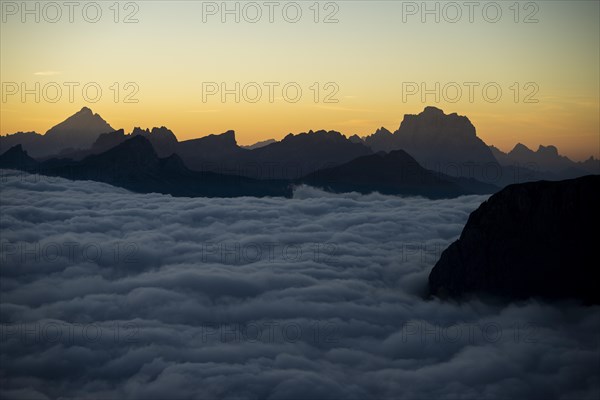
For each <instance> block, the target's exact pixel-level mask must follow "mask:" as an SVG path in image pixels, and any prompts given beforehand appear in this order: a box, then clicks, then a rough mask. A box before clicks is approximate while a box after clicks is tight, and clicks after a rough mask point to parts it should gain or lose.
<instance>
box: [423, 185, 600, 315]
mask: <svg viewBox="0 0 600 400" xmlns="http://www.w3.org/2000/svg"><path fill="white" fill-rule="evenodd" d="M598 204H600V175H593V176H586V177H582V178H577V179H572V180H566V181H560V182H545V181H541V182H530V183H524V184H519V185H511V186H508V187H506V188H505V189H503V190H502V191H500V192H498V193H496V194H495V195H493V196H492V197H490V199H489V200H488V201H486V202H484V203H483V204H482V205H481V206H480V207H479V208H478V209H477V210H475V211H474V212H473V213H471V215H470V216H469V220H468V222H467V224H466V226H465V228H464V229H463V231H462V233H461V235H460V238H459V239H458V240H457V241H456V242H454V243H452V244H451V245H450V246H449V247H448V248H447V249H446V250H445V251H444V252H443V253H442V256H441V258H440V260H439V261H438V262H437V264H436V265H435V266H434V268H433V270H432V271H431V274H430V275H429V289H430V292H431V294H433V295H435V296H439V297H462V296H465V295H469V294H483V295H492V296H499V297H502V298H507V299H509V300H516V299H524V298H527V297H531V296H540V297H543V298H548V299H566V298H574V299H581V300H583V301H584V302H586V303H594V304H598V303H600V290H599V289H600V288H599V287H598V284H599V277H600V273H599V272H598V271H599V269H598V264H597V261H598V243H597V237H598V227H599V226H600V225H599V224H600V208H599V207H598Z"/></svg>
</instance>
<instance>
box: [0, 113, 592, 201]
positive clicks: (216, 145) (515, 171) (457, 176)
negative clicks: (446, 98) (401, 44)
mask: <svg viewBox="0 0 600 400" xmlns="http://www.w3.org/2000/svg"><path fill="white" fill-rule="evenodd" d="M137 136H141V137H143V138H145V139H147V140H148V141H149V142H150V144H151V145H152V147H153V148H154V151H155V152H156V154H157V155H158V157H161V158H165V157H168V156H171V155H172V154H176V155H178V156H179V157H180V158H181V160H182V162H183V163H184V164H185V166H186V167H187V168H189V169H190V170H192V171H210V172H215V173H219V174H226V175H235V176H241V177H248V178H255V179H266V180H273V179H282V180H289V181H294V182H310V183H311V184H313V185H317V186H319V187H323V188H325V189H326V190H333V191H345V190H350V189H351V188H352V189H353V190H356V191H364V190H371V189H372V190H377V191H379V190H382V191H384V192H389V193H398V194H404V193H413V192H415V193H421V194H423V193H434V192H435V193H441V194H442V195H443V196H450V195H451V194H452V193H463V194H464V193H481V192H486V193H491V192H494V191H496V190H497V189H498V188H499V187H503V186H506V185H507V184H511V183H515V182H523V181H533V180H539V179H549V180H556V179H559V178H564V177H572V176H575V177H576V176H582V175H586V174H589V173H598V172H599V171H598V170H599V169H600V168H598V165H599V161H598V160H595V159H593V158H592V159H590V160H588V161H586V162H585V163H575V162H573V161H571V160H569V159H568V158H566V157H564V156H561V155H559V154H558V150H557V149H556V148H555V147H553V146H547V147H543V146H541V147H540V149H538V151H537V152H533V151H530V150H529V149H527V148H525V147H524V146H522V145H517V147H515V150H513V151H511V152H510V153H508V154H506V153H502V152H500V151H499V150H498V149H496V148H494V147H490V146H488V145H487V144H485V143H484V142H483V141H482V140H481V139H480V138H479V137H477V134H476V130H475V127H474V126H473V125H472V124H471V122H470V121H469V119H468V118H467V117H464V116H459V115H457V114H449V115H447V114H445V113H444V112H443V111H442V110H439V109H437V108H435V107H426V108H425V110H424V111H423V112H421V113H420V114H418V115H405V117H404V120H403V121H402V123H401V124H400V127H399V129H398V130H397V131H396V132H394V133H392V132H390V131H389V130H387V129H385V128H380V129H379V130H377V131H376V132H375V133H374V134H373V135H370V136H368V137H366V138H360V137H358V136H357V135H353V136H351V137H350V138H347V137H346V136H344V135H342V134H341V133H339V132H335V131H324V130H321V131H309V132H306V133H300V134H296V135H294V134H289V135H287V136H286V137H285V138H283V139H282V140H281V141H275V140H269V141H265V142H260V143H257V144H256V145H253V146H247V147H242V146H239V145H238V143H237V140H236V137H235V132H234V131H227V132H225V133H222V134H213V135H208V136H205V137H201V138H197V139H191V140H185V141H178V139H177V137H176V136H175V134H174V133H173V132H172V131H171V130H169V129H168V128H166V127H164V126H163V127H160V128H152V129H142V128H134V129H133V131H132V132H130V133H125V132H124V131H123V130H116V131H115V130H113V129H112V127H111V126H110V125H109V124H108V123H106V121H104V120H103V119H102V118H101V117H100V116H99V115H98V114H94V113H92V111H91V110H90V109H88V108H86V107H84V108H83V109H82V110H81V111H79V112H78V113H76V114H75V115H73V116H71V117H69V118H67V120H65V121H64V122H62V123H60V124H58V125H57V126H55V127H53V128H51V129H50V130H49V131H48V132H47V133H46V134H45V135H39V134H37V133H35V132H27V133H22V132H21V133H17V134H14V135H7V136H1V137H0V153H2V152H5V151H6V150H8V149H10V148H12V147H14V146H15V145H21V146H22V147H21V149H22V150H23V151H26V152H27V153H28V155H29V156H30V157H33V158H34V159H37V160H38V161H44V160H49V159H50V158H62V159H71V160H73V161H82V160H83V159H84V158H86V157H89V156H91V155H98V154H101V153H103V152H106V151H108V150H109V149H111V148H113V147H115V146H117V145H119V144H122V143H124V142H125V141H127V140H129V139H131V138H133V137H137ZM397 150H403V151H404V153H405V154H406V155H408V156H409V157H411V160H412V161H414V162H416V163H417V164H418V165H419V167H420V168H423V169H424V170H425V171H426V172H427V173H426V174H423V173H418V174H417V176H418V178H417V179H420V180H421V181H420V182H416V183H418V185H416V186H415V182H414V179H415V176H414V174H415V172H414V168H412V167H407V166H408V165H412V161H411V162H408V163H407V162H404V161H403V160H404V158H403V157H399V156H398V154H395V155H394V154H392V152H394V151H397ZM381 151H383V152H385V153H389V157H387V158H386V157H383V158H382V156H381V155H378V156H374V155H375V154H376V153H379V152H381ZM365 156H372V157H370V158H366V159H363V160H360V163H364V164H365V165H364V168H365V170H366V171H369V178H368V179H367V180H368V182H361V179H364V173H362V175H361V174H357V173H355V172H354V169H356V165H357V164H350V165H346V164H348V163H351V162H353V161H354V160H356V159H359V158H362V157H365ZM338 167H339V168H338ZM335 168H338V169H335ZM388 168H390V169H392V171H393V173H391V174H390V171H388V170H387V169H388ZM406 170H408V171H410V172H407V171H406ZM318 171H323V173H321V174H316V172H318ZM315 174H316V175H315ZM411 174H412V175H413V176H410V175H411ZM431 176H433V177H435V179H437V181H436V180H435V179H432V178H431ZM334 177H335V179H334ZM323 179H326V181H323ZM411 179H412V180H413V181H411ZM332 180H335V181H336V182H331V181H332ZM432 182H437V183H433V184H434V185H438V184H439V185H440V186H441V188H437V189H435V190H433V191H431V190H430V189H431V187H430V186H431V185H432ZM442 182H443V183H442ZM349 183H351V185H350V186H349ZM449 183H450V185H448V184H449ZM453 185H454V186H453ZM456 186H458V187H459V190H458V191H455V190H454V189H451V188H452V187H454V188H456ZM415 188H418V190H415ZM438 189H439V190H438ZM436 196H437V195H436Z"/></svg>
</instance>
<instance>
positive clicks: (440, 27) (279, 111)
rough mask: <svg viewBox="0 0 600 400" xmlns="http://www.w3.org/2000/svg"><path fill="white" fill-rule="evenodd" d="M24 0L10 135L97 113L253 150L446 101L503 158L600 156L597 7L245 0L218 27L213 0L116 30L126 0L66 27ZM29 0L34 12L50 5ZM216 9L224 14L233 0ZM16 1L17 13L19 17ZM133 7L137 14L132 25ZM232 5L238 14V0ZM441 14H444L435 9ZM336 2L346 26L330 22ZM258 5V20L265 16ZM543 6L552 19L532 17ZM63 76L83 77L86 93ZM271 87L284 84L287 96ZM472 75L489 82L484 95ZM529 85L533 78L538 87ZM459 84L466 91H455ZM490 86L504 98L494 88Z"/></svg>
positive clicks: (8, 108) (77, 15) (4, 70)
mask: <svg viewBox="0 0 600 400" xmlns="http://www.w3.org/2000/svg"><path fill="white" fill-rule="evenodd" d="M21 3H22V2H20V1H19V2H7V1H2V25H1V31H0V33H1V35H0V36H1V39H0V40H1V42H0V44H1V46H0V56H1V57H0V59H1V61H0V68H1V71H0V72H1V81H2V84H3V87H2V90H3V93H2V103H1V104H0V107H1V108H0V110H1V120H0V121H1V122H0V133H2V134H8V133H14V132H16V131H31V130H35V131H37V132H40V133H43V132H45V131H46V130H48V129H49V128H50V127H51V126H53V125H55V124H56V123H58V122H60V121H62V120H64V119H65V118H66V117H67V116H69V115H71V114H73V113H74V112H75V111H77V110H79V109H80V108H81V107H83V106H88V107H90V108H92V110H94V112H97V113H99V114H100V115H102V117H103V118H104V119H106V120H107V121H108V122H109V123H110V124H111V125H112V126H113V127H114V128H124V129H125V130H126V131H128V132H129V131H131V129H132V128H133V127H134V126H141V127H143V128H145V127H153V126H161V125H165V126H167V127H169V128H170V129H171V130H173V131H174V132H175V134H176V135H177V136H178V138H179V139H180V140H183V139H189V138H193V137H199V136H204V135H207V134H210V133H220V132H224V131H226V130H228V129H235V130H236V133H237V139H238V142H239V143H240V144H251V143H253V142H256V141H259V140H264V139H268V138H277V139H279V138H282V137H283V136H285V135H286V134H287V133H289V132H293V133H298V132H302V131H308V130H310V129H313V130H316V129H334V130H338V131H341V132H343V133H344V134H346V135H351V134H355V133H356V134H359V135H366V134H370V133H372V132H374V131H375V130H376V129H377V128H378V127H380V126H385V127H387V128H388V129H390V130H392V131H393V130H395V129H397V128H398V126H399V124H400V122H401V120H402V118H403V115H404V114H407V113H410V114H414V113H418V112H420V111H421V110H422V109H423V108H424V107H425V106H426V105H435V106H437V107H440V108H442V109H443V110H444V111H446V113H450V112H457V113H459V114H461V115H466V116H468V117H469V118H470V119H471V121H472V122H473V124H474V125H475V127H476V128H477V133H478V135H479V136H480V137H481V138H482V139H483V140H485V141H486V142H487V143H488V144H494V145H496V146H498V147H499V148H501V149H503V150H505V151H507V150H510V149H511V148H512V147H513V146H514V145H515V144H516V143H517V142H522V143H524V144H526V145H527V146H529V147H532V148H534V149H537V146H538V145H539V144H544V145H548V144H555V145H557V146H558V147H559V150H560V151H561V153H563V154H566V155H568V156H569V157H571V158H573V159H576V160H580V159H583V158H587V157H589V156H590V155H594V156H596V157H598V156H600V122H599V118H600V117H599V114H600V112H599V110H600V104H599V97H600V78H599V75H600V61H599V59H600V55H599V53H600V50H599V49H600V25H599V21H600V8H599V2H598V1H539V2H526V1H523V2H518V3H517V4H518V8H519V10H520V12H519V16H518V20H519V22H518V23H516V22H515V12H514V10H515V8H514V3H515V2H513V1H508V2H498V3H495V4H499V5H500V8H501V10H502V16H501V17H500V19H499V21H498V22H496V23H491V22H488V21H486V18H488V19H493V18H494V17H495V9H494V8H493V4H492V5H491V6H490V5H489V3H491V2H476V3H477V6H476V8H475V9H474V13H473V19H474V20H473V22H470V21H469V19H470V17H469V9H468V8H467V7H466V6H464V5H463V4H464V2H463V1H459V2H457V3H455V4H458V5H459V6H460V9H461V12H462V17H461V18H460V20H458V22H456V23H451V22H449V21H447V19H452V18H454V17H455V15H456V9H455V8H452V7H450V6H447V4H448V3H447V2H440V3H438V4H439V5H438V7H439V9H440V22H439V23H436V22H435V16H434V15H425V17H426V18H427V20H426V21H425V22H422V20H421V17H422V14H421V10H417V13H416V15H407V14H406V13H403V10H406V11H410V10H411V8H412V6H413V5H416V6H417V7H419V8H421V4H422V2H420V1H419V2H414V3H413V2H402V1H337V2H319V8H320V14H319V22H318V23H315V22H314V17H315V15H314V12H313V10H312V9H311V8H310V7H311V6H313V4H314V3H315V2H314V1H298V2H296V3H297V4H299V6H300V8H301V9H302V17H301V18H300V20H299V22H297V23H290V22H287V21H286V20H285V19H284V18H283V13H282V9H283V6H285V5H288V7H289V8H288V14H287V16H288V17H289V18H293V17H294V14H295V13H294V8H293V6H289V3H290V2H278V3H279V6H278V7H276V8H275V12H274V22H273V23H270V22H269V15H268V12H269V9H268V7H267V6H264V5H263V4H264V2H263V1H259V2H257V4H259V5H261V11H262V13H263V15H262V18H261V19H260V20H259V21H258V22H256V23H250V22H247V21H245V20H244V14H243V10H242V9H243V7H244V5H245V2H239V7H240V9H241V10H240V22H239V23H236V22H235V20H234V18H235V17H234V16H233V15H228V16H227V20H226V22H225V23H223V22H222V21H221V13H220V12H218V13H217V15H206V21H205V22H204V21H203V8H205V7H207V6H210V5H211V4H208V3H210V2H200V1H169V2H167V1H138V2H129V3H133V5H131V4H128V2H119V8H120V13H119V17H118V18H119V22H118V23H115V22H114V17H115V15H114V12H113V10H112V9H111V8H110V7H111V6H112V5H113V4H114V3H115V2H114V1H99V2H97V4H99V6H100V8H101V10H102V16H101V18H100V20H99V21H98V22H97V23H90V22H87V21H86V20H85V19H84V18H83V13H82V9H83V7H84V6H86V5H87V6H88V9H87V10H88V13H87V14H86V16H87V17H88V18H94V16H95V12H94V8H93V5H92V6H90V5H89V3H90V2H80V3H79V4H80V5H79V6H78V7H77V8H75V10H74V14H73V19H74V22H72V23H71V22H69V15H68V11H69V10H68V8H67V7H65V6H62V7H61V11H62V16H61V18H60V19H59V20H58V21H57V22H55V23H51V22H49V21H47V20H50V19H53V18H55V15H56V10H54V9H52V8H46V10H45V11H46V14H44V9H43V8H44V3H39V6H38V7H39V8H40V21H39V22H36V21H35V15H25V17H26V21H25V22H22V20H21V18H22V15H21V11H22V10H21V8H22V6H21ZM27 3H28V7H30V8H31V9H33V8H34V7H35V3H36V2H27ZM327 3H331V4H327ZM58 4H59V5H61V4H63V2H62V1H59V2H58ZM212 4H214V5H216V6H217V7H219V8H221V4H222V2H220V1H219V2H216V3H212ZM14 6H16V7H18V8H19V9H18V10H16V11H17V14H16V15H12V12H13V10H14ZM134 6H135V7H137V12H136V14H135V16H134V18H136V19H137V20H138V22H137V23H123V22H122V20H123V19H124V18H125V16H126V15H127V14H129V13H130V12H132V11H135V8H134ZM486 6H487V7H488V8H487V13H486V14H484V12H483V8H484V7H486ZM511 6H512V7H513V8H512V9H511V8H509V7H511ZM126 7H127V8H126ZM228 7H230V8H234V7H235V2H228ZM313 7H314V6H313ZM325 7H327V9H325ZM427 7H428V8H430V9H432V8H434V7H435V2H429V3H427ZM444 7H446V8H444ZM336 8H337V13H336V14H335V18H337V20H338V22H337V23H323V22H322V20H323V19H324V18H325V15H327V14H329V13H330V12H332V11H335V10H336ZM246 10H247V12H248V13H247V14H246V16H247V17H248V18H253V17H254V15H255V11H254V10H253V9H251V8H247V9H246ZM444 11H445V13H444ZM532 12H535V15H534V16H533V18H535V19H537V20H538V22H536V23H524V20H525V19H526V17H527V16H528V15H529V14H531V13H532ZM44 17H46V18H44ZM11 82H14V83H16V84H18V85H21V83H25V84H26V85H27V87H29V88H34V87H35V86H34V85H35V83H36V82H39V83H40V88H43V87H44V85H47V86H46V88H47V90H48V92H47V94H48V96H50V97H54V96H55V94H54V93H55V92H54V89H53V84H52V82H55V83H56V84H58V85H59V86H61V87H62V97H61V98H60V99H59V100H58V101H56V102H55V103H51V102H49V101H47V100H45V99H44V97H43V96H41V98H40V102H39V103H36V102H35V98H34V96H33V95H27V96H26V98H25V101H24V102H23V101H22V99H21V96H20V93H18V94H16V95H10V94H9V93H8V90H9V89H10V88H9V86H10V85H11ZM64 82H77V83H79V86H78V87H77V88H75V90H74V99H73V102H70V101H69V96H68V88H67V86H65V85H64ZM88 82H96V83H97V84H98V85H99V86H100V87H101V89H102V96H101V98H100V99H99V101H97V102H95V103H91V102H89V101H86V99H85V98H84V96H83V94H82V90H81V88H82V86H83V85H84V84H86V83H88ZM115 82H117V83H118V86H119V87H120V93H119V95H120V96H119V99H118V101H117V102H115V99H114V90H111V86H112V85H113V84H114V83H115ZM127 82H134V83H135V84H136V85H137V87H138V88H139V92H138V93H137V94H136V95H135V96H134V99H137V100H138V102H137V103H125V102H124V96H125V94H126V93H129V92H130V91H131V87H130V88H129V90H125V84H126V83H127ZM203 82H216V83H218V84H220V83H221V82H225V83H226V84H227V86H228V87H229V88H233V87H234V84H235V82H240V84H241V86H243V85H244V84H246V83H249V82H258V83H259V84H260V85H261V87H262V89H263V94H262V97H261V99H260V100H259V101H258V102H256V103H250V102H248V101H245V100H244V99H243V98H242V99H241V101H240V102H239V103H236V102H235V101H234V96H233V95H229V96H227V98H226V102H224V103H223V102H222V101H221V99H220V96H218V95H217V96H212V97H208V99H207V101H206V102H204V101H203V96H202V94H203ZM263 82H279V83H280V86H279V87H278V88H276V89H275V93H274V95H275V98H274V102H273V103H271V102H269V96H268V88H267V87H266V86H264V85H263ZM288 82H296V83H297V84H298V85H300V87H301V88H302V91H303V93H302V97H301V98H300V100H299V101H298V102H297V103H290V102H286V101H285V99H283V98H282V93H281V87H282V86H283V85H284V84H285V83H288ZM315 82H318V83H319V86H320V98H319V101H318V102H317V103H315V102H314V92H313V91H311V89H310V87H311V86H312V85H313V84H314V83H315ZM327 82H334V83H335V84H336V85H337V87H339V91H338V92H337V94H336V95H335V96H334V98H335V99H337V100H338V102H337V103H325V102H324V101H323V100H324V95H325V94H326V93H328V92H330V91H331V89H330V90H325V87H324V86H325V84H326V83H327ZM407 82H415V83H417V84H419V85H420V84H421V83H425V84H426V85H427V86H428V87H429V88H433V87H434V85H435V83H436V82H440V87H443V86H444V85H445V84H447V83H450V82H457V83H458V84H459V86H461V88H462V92H463V93H462V97H460V99H458V101H456V102H450V101H446V100H445V99H444V98H443V96H442V97H441V98H440V101H439V102H436V101H435V98H434V95H433V94H431V95H428V96H427V98H426V99H425V100H426V101H424V102H423V101H422V99H421V96H420V94H417V95H412V96H407V97H406V98H403V97H404V96H403V94H406V93H404V92H403V86H405V83H407ZM464 82H477V83H479V85H480V86H479V87H477V88H475V91H474V97H473V99H472V100H473V101H470V99H469V95H468V94H469V93H468V87H467V86H464V84H463V83H464ZM490 82H495V83H497V85H498V86H499V87H500V88H501V89H502V96H501V98H500V99H499V101H498V102H496V103H491V102H488V101H486V100H485V98H484V96H483V93H482V87H483V85H485V84H487V83H490ZM515 82H518V83H519V86H520V92H519V98H518V99H517V100H518V101H517V102H515V98H514V94H515V93H514V90H511V87H513V89H514V86H513V84H514V83H515ZM529 82H533V83H534V85H530V86H529V87H528V88H527V90H526V88H525V85H526V84H527V83H529ZM49 83H50V85H48V84H49ZM113 87H114V86H113ZM535 87H537V88H539V91H538V92H537V94H535V96H534V97H533V99H536V100H538V102H537V103H526V102H525V101H524V100H525V96H526V95H527V94H528V93H530V92H531V91H532V90H533V88H535ZM448 89H449V92H448V95H449V96H452V97H454V96H455V92H454V89H452V88H451V87H450V86H448ZM40 91H41V90H40ZM90 93H92V95H93V91H91V92H90ZM289 93H291V95H293V90H291V91H290V92H289ZM488 93H489V94H490V96H493V95H494V90H493V89H490V91H489V92H488ZM249 95H250V96H253V95H254V91H250V92H249ZM448 100H452V99H448Z"/></svg>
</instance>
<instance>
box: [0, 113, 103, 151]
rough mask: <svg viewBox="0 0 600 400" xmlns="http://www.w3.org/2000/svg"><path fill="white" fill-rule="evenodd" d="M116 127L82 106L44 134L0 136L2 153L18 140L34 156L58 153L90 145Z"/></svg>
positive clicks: (18, 133) (29, 133)
mask: <svg viewBox="0 0 600 400" xmlns="http://www.w3.org/2000/svg"><path fill="white" fill-rule="evenodd" d="M112 131H114V129H113V128H112V127H111V126H110V125H109V124H108V123H107V122H106V121H105V120H104V119H102V117H101V116H100V115H98V114H94V113H93V112H92V110H90V109H89V108H87V107H83V108H82V109H81V110H80V111H78V112H77V113H75V114H73V115H72V116H70V117H69V118H67V119H66V120H64V121H63V122H61V123H59V124H57V125H55V126H53V127H52V128H50V129H49V130H48V131H47V132H46V133H45V134H44V135H41V134H39V133H36V132H17V133H15V134H13V135H7V136H0V153H1V152H4V151H6V150H8V149H10V148H11V147H13V146H16V145H18V144H20V145H22V146H23V148H24V149H25V150H26V151H27V152H28V153H29V155H30V156H32V157H34V158H43V157H50V156H55V155H58V154H60V153H62V152H71V151H75V150H77V149H88V148H90V147H91V146H92V145H93V144H94V142H95V141H96V140H97V139H98V136H100V134H102V133H106V132H112Z"/></svg>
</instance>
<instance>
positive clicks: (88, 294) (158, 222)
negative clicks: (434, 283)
mask: <svg viewBox="0 0 600 400" xmlns="http://www.w3.org/2000/svg"><path fill="white" fill-rule="evenodd" d="M1 187H2V190H1V192H0V207H1V214H0V224H1V232H2V234H1V243H0V245H1V246H2V247H1V257H2V259H1V260H0V261H1V280H0V288H1V295H2V296H1V305H0V318H1V321H0V322H1V325H0V327H1V331H0V346H1V352H0V353H1V354H0V379H1V385H0V387H1V393H0V394H1V395H2V397H3V398H42V399H43V398H57V397H59V396H62V397H63V398H123V399H127V398H148V399H154V398H155V399H164V398H201V399H210V398H250V399H255V398H266V399H282V398H294V399H300V398H301V399H308V398H313V399H314V398H319V399H321V398H332V399H364V398H406V399H414V398H457V397H465V398H478V399H482V398H490V399H492V398H545V399H552V398H597V397H598V396H599V394H600V380H599V379H598V376H600V373H599V372H600V371H599V364H598V357H599V352H598V332H599V329H600V313H599V311H600V308H598V307H588V308H584V307H581V306H579V305H577V304H569V303H562V304H545V303H541V302H538V301H535V300H532V301H528V302H523V303H519V304H511V305H509V306H494V305H489V304H483V303H480V302H478V301H472V302H467V303H462V304H454V303H444V302H439V301H436V300H434V301H425V300H423V298H422V294H423V293H424V289H425V287H426V282H427V275H428V273H429V271H430V269H431V267H432V266H433V264H434V263H435V261H436V260H437V258H438V257H439V254H440V252H441V251H442V250H443V249H444V248H445V247H446V246H447V245H448V244H449V243H450V242H451V241H453V240H454V239H455V238H456V237H457V236H458V235H459V234H460V231H461V230H462V227H463V225H464V223H465V222H466V220H467V218H468V215H469V213H470V212H471V211H472V210H474V209H475V208H477V206H478V205H479V204H480V203H481V202H482V201H484V200H485V199H486V197H485V196H467V197H461V198H457V199H452V200H439V201H432V200H426V199H422V198H399V197H391V196H381V195H377V194H373V195H367V196H363V195H332V194H326V193H323V192H320V191H318V190H315V189H312V188H309V187H301V188H299V189H298V190H297V191H296V193H295V197H294V199H291V200H289V199H288V200H286V199H270V198H266V199H256V198H237V199H203V198H193V199H189V198H172V197H170V196H164V195H155V194H147V195H139V194H132V193H129V192H127V191H125V190H122V189H118V188H114V187H111V186H109V185H105V184H101V183H96V182H71V181H68V180H64V179H58V178H45V177H35V176H31V175H24V174H22V173H13V172H7V171H3V176H2V186H1Z"/></svg>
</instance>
